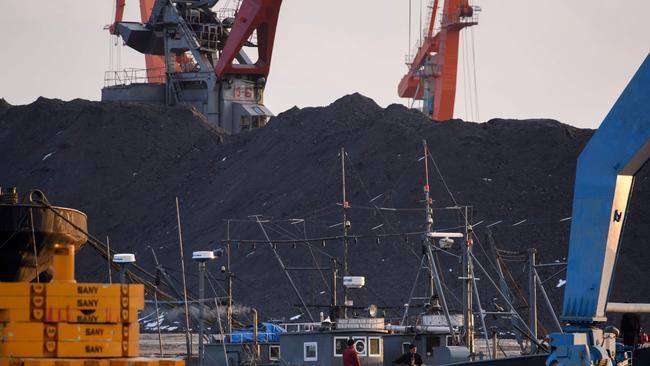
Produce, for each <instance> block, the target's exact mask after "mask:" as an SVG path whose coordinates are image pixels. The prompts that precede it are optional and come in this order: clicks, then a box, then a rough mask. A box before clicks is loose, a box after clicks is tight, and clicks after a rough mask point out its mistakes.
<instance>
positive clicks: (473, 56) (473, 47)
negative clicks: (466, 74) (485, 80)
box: [470, 27, 481, 122]
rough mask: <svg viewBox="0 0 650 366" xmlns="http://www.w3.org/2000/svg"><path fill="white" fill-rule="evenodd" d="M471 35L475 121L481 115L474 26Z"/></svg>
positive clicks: (478, 119)
mask: <svg viewBox="0 0 650 366" xmlns="http://www.w3.org/2000/svg"><path fill="white" fill-rule="evenodd" d="M470 35H471V38H472V65H473V67H472V70H474V101H475V102H476V120H475V122H480V121H481V115H480V110H479V102H478V80H477V78H476V47H475V42H474V28H473V27H470Z"/></svg>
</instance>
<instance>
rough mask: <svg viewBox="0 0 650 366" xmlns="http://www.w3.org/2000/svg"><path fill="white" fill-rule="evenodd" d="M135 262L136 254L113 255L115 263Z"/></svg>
mask: <svg viewBox="0 0 650 366" xmlns="http://www.w3.org/2000/svg"><path fill="white" fill-rule="evenodd" d="M134 262H135V254H133V253H118V254H115V255H113V263H119V264H128V263H134Z"/></svg>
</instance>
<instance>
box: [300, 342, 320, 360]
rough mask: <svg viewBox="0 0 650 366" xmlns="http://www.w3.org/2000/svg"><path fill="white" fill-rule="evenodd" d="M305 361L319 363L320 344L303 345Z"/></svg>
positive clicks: (306, 343)
mask: <svg viewBox="0 0 650 366" xmlns="http://www.w3.org/2000/svg"><path fill="white" fill-rule="evenodd" d="M303 355H304V357H303V359H304V360H305V361H318V343H316V342H305V343H303Z"/></svg>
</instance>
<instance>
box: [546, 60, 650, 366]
mask: <svg viewBox="0 0 650 366" xmlns="http://www.w3.org/2000/svg"><path fill="white" fill-rule="evenodd" d="M648 158H650V55H649V56H648V57H646V59H645V61H644V62H643V64H642V65H641V67H640V68H639V70H638V71H637V73H636V74H635V75H634V77H633V78H632V80H631V81H630V83H629V84H628V86H627V87H626V88H625V90H624V91H623V93H622V94H621V96H620V97H619V99H618V100H617V101H616V103H615V104H614V106H613V107H612V109H611V111H610V112H609V114H608V115H607V116H606V117H605V120H604V121H603V122H602V124H601V125H600V127H599V128H598V130H597V131H596V132H595V133H594V135H593V136H592V138H591V140H589V143H588V144H587V146H586V147H585V148H584V150H583V151H582V153H581V154H580V157H579V158H578V166H577V171H576V181H575V191H574V196H573V213H572V216H573V219H572V224H571V236H570V242H569V260H568V271H567V284H566V289H565V292H564V308H563V313H562V314H563V315H562V320H563V321H566V322H569V326H568V327H567V328H566V329H565V331H566V333H564V334H561V333H554V334H552V335H551V347H552V349H553V353H552V354H551V356H550V357H549V359H548V361H547V365H563V366H572V365H583V363H582V362H583V361H584V359H583V360H581V357H587V358H589V362H588V363H586V365H596V364H597V365H601V364H602V365H611V364H612V363H611V362H612V361H613V359H612V357H614V355H615V354H616V352H615V338H614V337H613V336H612V335H609V334H604V333H603V331H602V330H600V329H598V328H596V327H595V325H597V324H598V323H602V322H604V321H606V320H607V317H606V316H605V311H606V308H607V299H608V296H609V292H610V286H611V283H612V275H613V273H614V268H615V265H616V259H617V255H618V248H619V243H620V239H621V233H622V228H623V225H624V223H625V219H626V216H627V207H628V201H629V198H630V193H631V191H632V186H633V183H634V176H635V174H636V173H637V172H638V171H639V169H641V167H642V166H643V165H644V164H645V163H646V161H647V160H648ZM585 350H586V353H585V352H583V351H585ZM608 355H609V356H608ZM599 362H603V363H599Z"/></svg>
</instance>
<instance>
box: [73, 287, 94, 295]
mask: <svg viewBox="0 0 650 366" xmlns="http://www.w3.org/2000/svg"><path fill="white" fill-rule="evenodd" d="M97 292H99V287H97V286H79V287H77V293H78V294H81V295H86V294H91V295H97Z"/></svg>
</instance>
